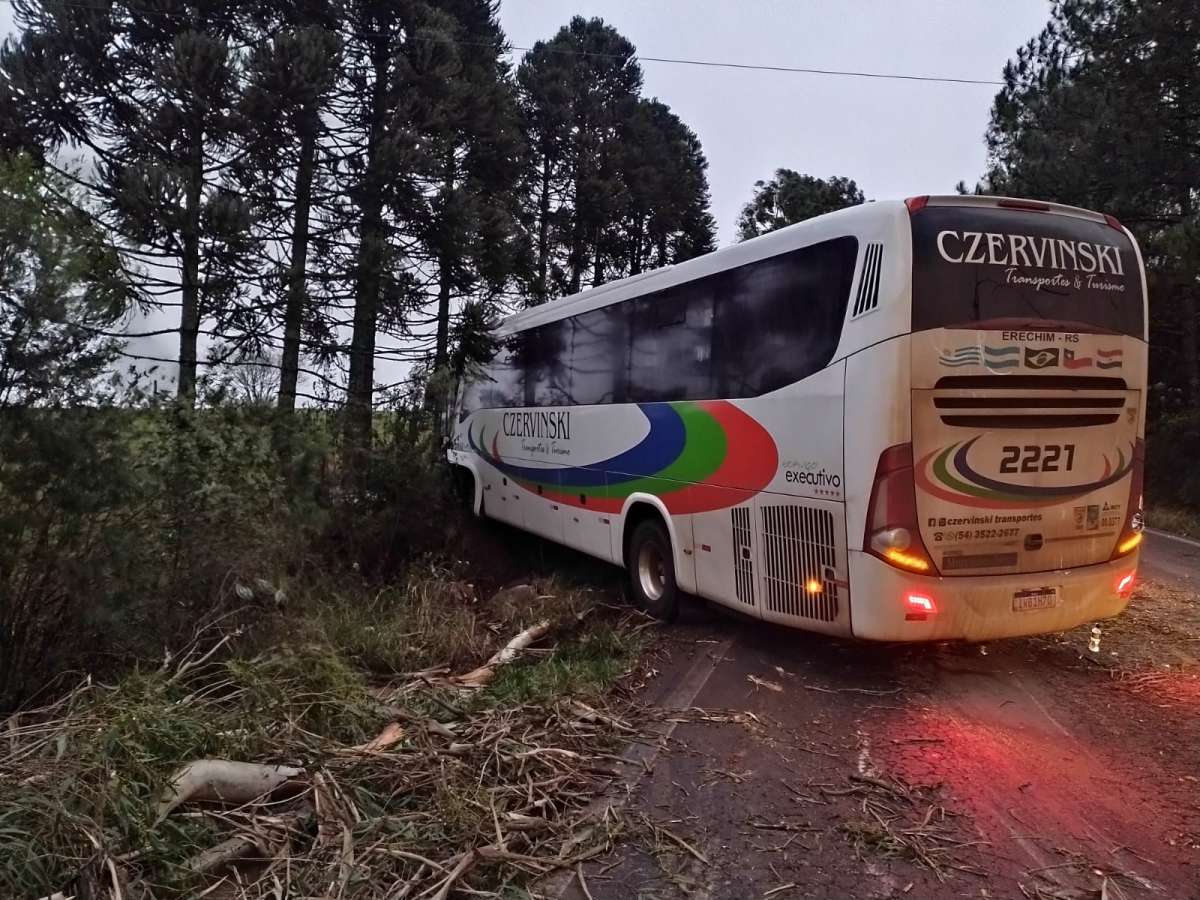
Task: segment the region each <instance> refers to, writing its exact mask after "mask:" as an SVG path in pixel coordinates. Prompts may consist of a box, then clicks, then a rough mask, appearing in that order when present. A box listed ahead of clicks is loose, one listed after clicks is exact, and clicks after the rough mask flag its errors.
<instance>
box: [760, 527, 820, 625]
mask: <svg viewBox="0 0 1200 900" xmlns="http://www.w3.org/2000/svg"><path fill="white" fill-rule="evenodd" d="M762 538H763V545H762V551H763V555H762V561H763V593H764V601H765V603H766V608H767V609H768V610H770V611H771V612H776V613H781V614H783V615H786V616H795V617H796V618H799V619H817V620H819V621H821V622H832V621H834V620H835V619H836V618H837V614H838V587H837V584H836V582H835V581H834V580H833V579H832V577H831V576H829V575H828V574H827V573H829V572H832V571H833V570H834V568H835V566H836V564H837V553H836V550H835V544H834V537H833V513H831V512H829V511H828V510H823V509H813V508H811V507H807V506H764V507H763V508H762Z"/></svg>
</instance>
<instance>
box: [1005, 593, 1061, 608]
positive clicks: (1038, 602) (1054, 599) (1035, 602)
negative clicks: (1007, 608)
mask: <svg viewBox="0 0 1200 900" xmlns="http://www.w3.org/2000/svg"><path fill="white" fill-rule="evenodd" d="M1055 606H1058V588H1053V587H1048V588H1036V589H1035V590H1031V591H1017V592H1016V593H1015V594H1013V604H1012V608H1013V612H1029V611H1030V610H1033V609H1053V608H1054V607H1055Z"/></svg>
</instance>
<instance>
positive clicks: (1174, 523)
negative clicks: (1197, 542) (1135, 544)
mask: <svg viewBox="0 0 1200 900" xmlns="http://www.w3.org/2000/svg"><path fill="white" fill-rule="evenodd" d="M1146 524H1147V525H1149V526H1150V527H1151V528H1157V529H1158V530H1159V531H1167V532H1170V533H1171V534H1178V535H1180V536H1182V537H1190V538H1200V513H1196V512H1194V511H1193V510H1190V509H1186V508H1184V507H1182V506H1171V505H1169V504H1161V503H1151V504H1149V505H1148V506H1147V509H1146Z"/></svg>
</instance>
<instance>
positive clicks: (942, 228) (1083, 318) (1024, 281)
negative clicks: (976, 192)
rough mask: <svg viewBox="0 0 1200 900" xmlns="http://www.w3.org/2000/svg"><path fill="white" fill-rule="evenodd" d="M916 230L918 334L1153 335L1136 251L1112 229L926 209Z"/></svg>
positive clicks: (1082, 222) (1029, 214)
mask: <svg viewBox="0 0 1200 900" xmlns="http://www.w3.org/2000/svg"><path fill="white" fill-rule="evenodd" d="M912 233H913V301H912V327H913V330H914V331H922V330H925V329H929V328H975V327H978V326H981V325H982V326H983V327H999V328H1003V327H1021V326H1022V325H1025V324H1027V325H1028V326H1029V327H1035V328H1036V327H1039V326H1040V327H1046V326H1048V325H1057V326H1060V327H1065V328H1068V329H1070V330H1072V331H1099V332H1106V333H1112V334H1129V335H1133V336H1135V337H1141V338H1144V336H1145V322H1144V311H1143V305H1142V283H1141V277H1140V272H1139V268H1138V263H1137V257H1136V256H1135V255H1134V250H1133V245H1132V244H1131V243H1130V241H1129V239H1128V238H1127V237H1126V236H1125V234H1124V233H1123V232H1121V231H1118V230H1117V229H1115V228H1113V227H1111V226H1109V225H1107V224H1106V223H1103V222H1091V221H1088V220H1086V219H1078V218H1075V217H1073V216H1064V215H1054V214H1052V213H1041V212H1033V211H1024V210H1014V209H994V208H993V209H987V208H980V207H970V206H927V207H925V208H924V209H922V210H920V211H918V212H916V213H914V214H913V216H912Z"/></svg>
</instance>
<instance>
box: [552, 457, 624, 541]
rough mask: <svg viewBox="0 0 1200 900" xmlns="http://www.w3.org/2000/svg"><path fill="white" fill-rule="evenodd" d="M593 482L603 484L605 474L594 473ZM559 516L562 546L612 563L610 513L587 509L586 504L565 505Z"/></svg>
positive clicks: (611, 518) (611, 516)
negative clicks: (560, 516)
mask: <svg viewBox="0 0 1200 900" xmlns="http://www.w3.org/2000/svg"><path fill="white" fill-rule="evenodd" d="M594 480H595V482H596V483H597V484H604V483H605V473H604V472H602V471H596V474H595V478H594ZM565 490H566V489H564V491H565ZM572 496H573V497H574V495H572ZM560 514H561V515H562V542H563V543H564V544H566V545H567V546H568V547H574V548H575V549H576V550H582V551H583V552H584V553H587V554H589V555H591V556H597V557H599V558H600V559H603V560H605V561H607V562H612V561H613V555H612V530H613V529H612V520H613V515H612V513H608V512H601V511H598V510H594V509H588V507H587V505H586V504H583V505H574V504H565V505H562V507H561V510H560Z"/></svg>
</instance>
